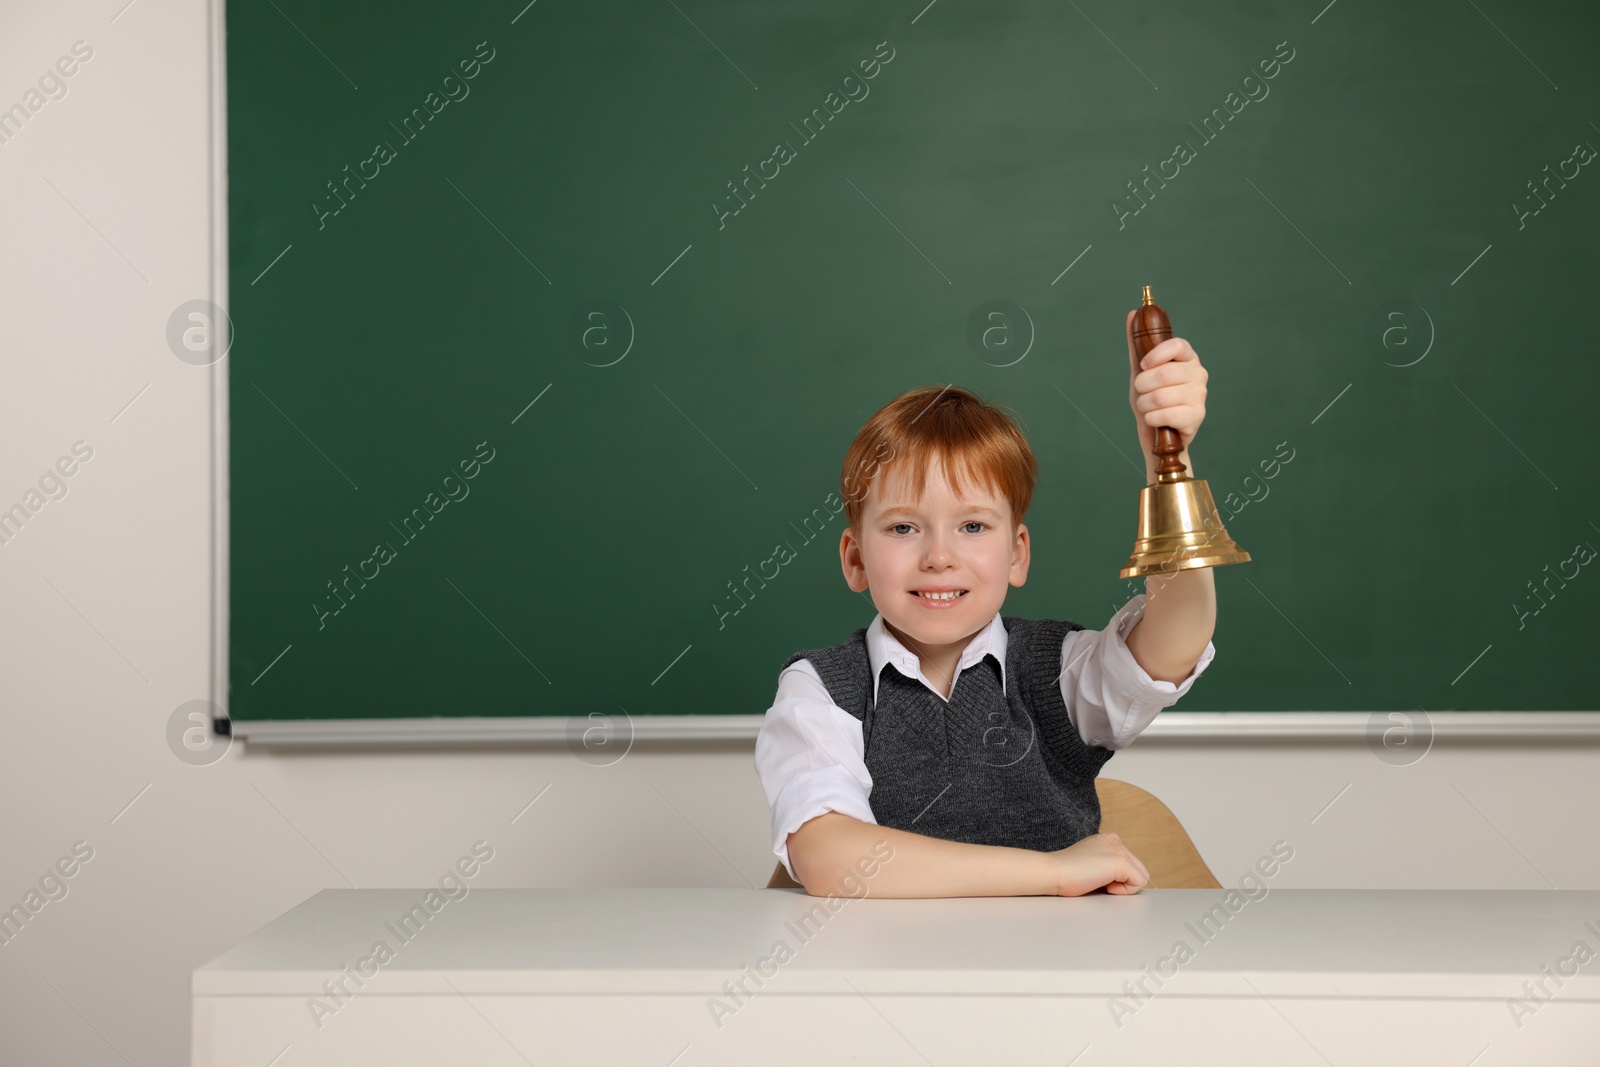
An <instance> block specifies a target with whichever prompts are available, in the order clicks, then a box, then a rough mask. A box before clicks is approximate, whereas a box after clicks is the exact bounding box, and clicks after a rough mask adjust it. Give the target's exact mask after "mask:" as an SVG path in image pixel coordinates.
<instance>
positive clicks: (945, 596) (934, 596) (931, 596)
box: [917, 589, 966, 600]
mask: <svg viewBox="0 0 1600 1067" xmlns="http://www.w3.org/2000/svg"><path fill="white" fill-rule="evenodd" d="M917 595H918V596H920V597H922V598H924V599H926V600H954V599H955V598H956V597H958V596H965V595H966V590H965V589H963V590H961V591H960V592H958V593H918V594H917Z"/></svg>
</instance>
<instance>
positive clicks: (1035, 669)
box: [783, 616, 1113, 852]
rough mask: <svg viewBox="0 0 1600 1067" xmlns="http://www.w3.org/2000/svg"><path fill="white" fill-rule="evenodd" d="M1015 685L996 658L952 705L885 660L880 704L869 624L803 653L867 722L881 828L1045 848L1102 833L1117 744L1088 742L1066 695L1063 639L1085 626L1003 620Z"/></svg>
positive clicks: (973, 669)
mask: <svg viewBox="0 0 1600 1067" xmlns="http://www.w3.org/2000/svg"><path fill="white" fill-rule="evenodd" d="M1001 622H1002V623H1003V624H1004V625H1005V628H1006V665H1005V667H1006V673H1005V677H1006V683H1007V684H1006V687H1005V690H1004V691H1002V690H1001V685H1000V668H999V666H998V664H997V662H996V660H995V658H994V656H993V655H986V656H984V658H983V660H982V661H981V662H979V663H975V664H973V665H972V666H970V667H968V668H966V669H965V670H963V671H962V672H961V674H960V676H959V677H957V678H956V684H955V688H954V690H952V691H951V694H950V701H949V703H948V704H947V703H945V702H944V701H942V700H940V699H939V697H938V696H936V695H935V694H934V693H933V692H932V691H931V690H929V689H928V687H927V686H926V685H924V684H923V683H922V682H921V681H919V680H914V679H911V678H907V677H906V676H905V675H903V674H901V673H900V671H899V670H898V669H896V668H895V667H894V666H892V665H890V664H887V663H886V664H884V670H883V674H882V677H881V679H880V681H879V683H878V699H877V703H876V704H874V703H873V699H872V668H871V666H870V663H869V660H868V657H867V639H866V634H867V631H866V628H865V627H863V628H861V629H859V630H857V631H855V632H854V633H852V634H851V635H850V637H849V639H848V640H846V641H845V642H844V643H842V644H838V645H833V646H832V647H829V648H813V649H808V650H806V651H803V652H796V653H795V654H794V655H792V656H790V657H789V658H788V659H787V660H785V661H784V663H783V665H784V666H785V667H787V666H789V664H791V663H793V662H795V661H796V660H799V659H807V660H810V661H811V664H812V666H813V667H815V668H816V670H817V673H818V674H819V675H820V676H821V677H822V682H823V685H825V686H826V687H827V690H828V695H829V696H830V697H831V698H832V699H833V702H834V703H835V704H837V705H838V706H839V707H841V708H843V709H844V710H845V711H847V712H849V713H850V714H851V715H852V716H854V717H855V718H856V719H858V720H860V722H861V731H862V741H863V744H864V747H865V759H866V764H867V771H868V772H869V773H870V774H871V775H872V792H871V794H870V795H869V797H868V800H869V802H870V803H871V805H872V815H873V817H874V818H875V819H877V821H878V824H879V825H880V826H892V827H894V828H896V829H899V830H908V831H910V832H912V833H918V834H924V835H926V836H929V837H937V838H942V839H944V840H947V841H964V842H968V843H970V844H979V845H1008V846H1011V847H1013V848H1028V849H1033V850H1034V851H1038V852H1045V851H1054V850H1056V849H1062V848H1066V847H1067V846H1068V845H1072V844H1074V843H1076V842H1078V841H1080V840H1082V839H1083V838H1085V837H1088V836H1090V835H1091V834H1096V833H1099V832H1100V798H1099V796H1098V795H1097V794H1096V793H1095V787H1094V780H1095V776H1096V775H1098V774H1099V773H1100V768H1101V767H1102V766H1103V765H1104V764H1105V762H1106V760H1108V759H1110V758H1111V757H1112V755H1113V752H1112V751H1111V750H1110V749H1106V748H1099V747H1097V746H1093V745H1089V744H1087V743H1085V742H1084V740H1083V738H1082V737H1081V736H1080V735H1079V733H1078V730H1077V728H1076V727H1075V726H1074V725H1073V723H1072V720H1071V719H1070V718H1069V717H1068V715H1067V707H1066V704H1065V703H1064V702H1063V700H1062V697H1061V683H1060V680H1059V679H1060V676H1061V644H1062V642H1063V641H1064V640H1065V639H1066V636H1067V634H1068V633H1070V632H1072V631H1073V630H1081V629H1083V627H1082V626H1079V625H1078V624H1077V623H1075V622H1065V621H1059V620H1054V619H1020V618H1013V617H1008V616H1001Z"/></svg>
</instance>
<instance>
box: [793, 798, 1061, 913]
mask: <svg viewBox="0 0 1600 1067" xmlns="http://www.w3.org/2000/svg"><path fill="white" fill-rule="evenodd" d="M891 850H892V851H891ZM884 857H888V858H887V859H885V858H884ZM789 862H790V864H791V865H793V867H794V872H795V875H796V876H797V877H798V878H799V881H800V883H801V884H802V885H804V886H805V887H806V892H807V893H809V894H811V895H812V896H824V895H826V894H828V893H830V892H840V893H841V895H847V896H850V895H857V894H853V893H845V892H843V890H842V889H841V883H842V882H844V880H845V879H846V878H847V877H851V878H854V879H855V881H856V882H858V883H860V884H862V885H864V886H865V887H866V892H865V894H864V895H868V896H875V897H1006V896H1055V895H1058V893H1059V891H1060V885H1059V872H1060V861H1059V860H1058V859H1056V858H1055V857H1053V856H1052V854H1051V853H1048V852H1035V851H1033V850H1032V849H1026V848H1008V847H1005V846H1003V845H970V844H967V843H965V842H961V841H945V840H942V839H940V838H937V837H927V836H925V835H923V834H915V833H911V832H909V831H906V830H896V829H894V828H892V827H888V826H879V825H877V824H875V823H866V822H862V821H861V820H860V819H855V818H852V817H850V816H849V815H844V814H841V813H840V812H837V811H830V812H825V813H824V814H822V815H819V816H817V817H816V818H814V819H811V820H808V821H807V822H805V823H804V824H802V825H801V827H800V828H799V829H798V830H796V831H794V832H793V833H791V834H790V835H789ZM869 871H871V872H872V873H871V874H870V875H869V874H868V873H867V872H869Z"/></svg>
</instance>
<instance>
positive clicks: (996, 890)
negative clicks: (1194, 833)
mask: <svg viewBox="0 0 1600 1067" xmlns="http://www.w3.org/2000/svg"><path fill="white" fill-rule="evenodd" d="M1132 322H1133V313H1132V312H1130V313H1129V314H1128V320H1127V324H1126V327H1127V330H1128V331H1129V336H1128V358H1129V385H1128V401H1129V404H1130V405H1131V406H1132V408H1133V411H1134V414H1135V417H1136V420H1137V422H1138V429H1139V441H1140V445H1141V447H1142V448H1143V451H1144V457H1145V478H1146V483H1147V484H1148V483H1152V482H1154V481H1155V466H1156V459H1155V453H1154V445H1155V427H1158V426H1170V427H1172V428H1173V429H1174V430H1176V431H1177V432H1178V434H1179V439H1180V441H1181V442H1182V444H1183V446H1184V450H1183V452H1182V453H1181V455H1180V458H1181V459H1182V460H1183V461H1184V463H1185V464H1186V465H1189V453H1188V444H1189V442H1190V441H1191V440H1192V439H1193V438H1194V435H1195V433H1196V431H1197V430H1198V429H1199V427H1200V423H1201V422H1202V421H1203V420H1204V418H1205V394H1206V389H1205V382H1206V379H1207V377H1208V375H1207V373H1206V371H1205V369H1204V368H1203V367H1202V366H1201V365H1200V360H1199V357H1198V356H1197V355H1196V354H1195V352H1194V349H1193V348H1191V347H1190V346H1189V344H1188V342H1187V341H1184V340H1183V339H1182V338H1178V337H1174V338H1172V339H1170V340H1167V341H1164V342H1162V343H1161V344H1159V345H1157V346H1156V347H1155V348H1153V349H1152V350H1151V351H1150V352H1149V353H1148V354H1147V355H1146V356H1145V358H1144V360H1143V361H1142V362H1138V361H1136V358H1135V356H1134V348H1133V338H1132V336H1131V328H1132ZM1189 469H1190V471H1191V473H1192V472H1193V469H1194V468H1193V466H1192V465H1190V466H1189ZM1036 471H1037V465H1036V463H1035V460H1034V457H1033V453H1032V451H1031V449H1030V448H1029V447H1028V443H1027V441H1026V439H1025V438H1024V437H1023V435H1022V433H1021V431H1020V430H1018V428H1017V427H1016V425H1015V424H1014V423H1013V422H1012V421H1011V419H1010V418H1009V417H1007V415H1006V414H1005V413H1004V412H1002V411H1001V410H1000V409H998V408H995V407H993V406H991V405H988V404H985V403H983V402H982V401H981V400H979V399H978V398H977V397H976V396H974V395H973V394H971V393H969V392H967V391H966V390H964V389H959V388H953V387H949V386H946V387H944V388H939V387H929V388H926V389H919V390H915V391H913V392H910V393H907V394H905V395H903V396H901V397H899V398H898V399H896V400H894V401H893V402H891V403H890V404H888V405H887V406H885V407H884V408H883V409H882V410H880V411H879V412H878V413H877V414H876V415H874V416H873V417H872V418H871V419H870V420H869V421H868V422H867V424H866V425H865V426H864V427H862V429H861V431H860V432H859V433H858V434H857V435H856V439H855V441H854V443H853V444H852V445H851V447H850V450H849V452H848V453H847V454H846V457H845V465H844V472H843V475H842V486H841V488H842V489H843V494H842V495H843V497H844V500H845V508H846V517H847V519H848V520H849V526H848V527H847V528H846V529H845V531H844V534H843V536H842V537H841V539H840V542H839V558H840V563H841V565H842V567H843V569H844V576H845V581H846V582H847V583H848V584H849V586H850V588H851V589H852V590H854V591H856V592H858V593H859V592H862V591H864V590H870V591H871V596H872V601H873V604H874V605H875V606H876V607H877V608H878V615H877V617H876V618H874V619H873V621H872V624H871V625H870V626H868V627H865V628H863V629H859V630H856V631H855V632H854V633H853V634H851V636H850V638H849V639H848V640H846V641H845V642H844V643H842V644H839V645H835V646H832V647H830V648H818V649H811V650H808V651H804V652H798V653H796V654H795V655H793V656H790V657H789V659H788V660H786V661H785V663H784V667H783V670H782V672H781V674H780V676H779V679H778V694H777V698H776V699H775V700H774V702H773V705H772V707H771V708H770V709H769V710H768V711H767V713H766V717H765V718H764V719H763V721H762V726H761V731H760V733H759V734H758V736H757V738H756V752H755V760H756V770H757V773H758V774H759V775H760V777H761V784H762V788H763V790H764V791H765V792H766V795H767V802H768V804H769V805H770V806H771V808H772V827H773V852H774V854H775V855H777V856H778V858H779V859H780V860H782V862H783V864H784V866H785V868H787V869H788V871H789V873H790V875H791V876H793V877H794V878H795V879H796V880H797V881H799V882H800V883H801V884H803V885H804V886H805V887H806V891H807V892H808V893H811V894H812V895H823V894H825V893H828V892H830V891H831V890H833V889H834V888H835V887H836V886H837V885H838V884H839V882H840V881H841V880H842V879H843V878H845V877H846V876H849V875H851V874H853V872H854V871H860V872H861V873H862V874H864V875H867V877H868V878H870V881H871V892H872V893H873V894H874V895H877V896H881V897H950V896H1015V895H1030V894H1047V895H1059V896H1077V895H1080V894H1083V893H1088V892H1092V891H1094V890H1096V889H1099V888H1100V887H1102V886H1104V887H1105V888H1106V890H1107V891H1108V892H1111V893H1119V894H1124V893H1137V892H1138V891H1139V889H1140V887H1142V886H1144V885H1146V884H1148V882H1149V872H1148V871H1147V870H1146V869H1145V867H1144V865H1143V864H1142V863H1140V862H1139V859H1138V857H1136V856H1134V855H1133V853H1131V852H1129V851H1128V849H1127V848H1126V846H1124V845H1123V844H1122V842H1121V841H1120V839H1119V838H1118V837H1117V835H1116V834H1114V833H1108V834H1101V833H1099V832H1098V831H1099V824H1100V805H1099V799H1098V797H1097V795H1096V793H1095V787H1094V779H1095V777H1096V776H1097V775H1098V774H1099V771H1100V768H1101V766H1102V765H1103V764H1104V763H1105V761H1106V760H1108V759H1110V758H1111V756H1112V754H1113V752H1114V750H1115V749H1117V748H1121V747H1123V746H1125V745H1127V744H1128V743H1129V742H1130V741H1131V740H1132V739H1133V737H1134V736H1135V735H1137V734H1138V732H1139V731H1140V730H1142V729H1143V728H1144V727H1145V726H1146V725H1148V724H1149V723H1150V721H1151V720H1152V719H1154V718H1155V716H1156V714H1157V713H1158V712H1159V711H1160V710H1161V709H1162V708H1163V707H1167V706H1170V705H1172V704H1174V703H1176V702H1177V700H1178V699H1179V698H1180V697H1182V696H1183V694H1184V693H1186V692H1188V691H1189V689H1190V688H1191V687H1192V686H1193V684H1194V681H1195V679H1196V678H1198V677H1199V676H1200V674H1201V673H1202V672H1203V671H1204V670H1205V668H1206V667H1207V666H1208V665H1209V663H1210V662H1211V659H1212V657H1213V656H1214V655H1215V654H1216V649H1215V647H1214V646H1213V645H1212V643H1211V635H1212V633H1213V631H1214V629H1215V623H1216V592H1215V584H1214V581H1213V578H1212V573H1211V570H1210V569H1209V568H1203V569H1199V570H1188V571H1179V572H1176V573H1174V574H1172V575H1167V576H1161V577H1151V578H1147V579H1146V590H1147V591H1146V593H1144V594H1140V595H1139V596H1136V597H1134V598H1133V599H1132V600H1130V601H1129V602H1128V603H1127V604H1126V605H1125V606H1124V607H1123V608H1121V609H1120V610H1118V611H1117V613H1116V614H1115V615H1114V616H1113V617H1112V619H1111V621H1110V622H1109V623H1108V624H1107V627H1106V629H1105V630H1104V631H1096V630H1087V629H1084V628H1083V627H1081V626H1079V625H1078V624H1077V623H1073V622H1067V621H1061V620H1052V619H1037V620H1034V619H1020V618H1015V617H1010V616H1005V617H1002V616H1001V615H1000V614H999V610H1000V607H1001V605H1002V603H1003V602H1004V600H1005V593H1006V588H1007V586H1008V585H1014V586H1021V585H1022V584H1023V583H1024V582H1025V581H1026V580H1027V574H1028V561H1029V545H1028V530H1027V527H1026V526H1023V525H1022V519H1023V516H1024V515H1025V514H1026V512H1027V510H1028V505H1029V502H1030V500H1031V498H1032V494H1033V484H1034V479H1035V475H1036ZM885 667H892V668H893V669H892V670H884V669H883V668H885ZM869 796H870V801H869ZM880 861H881V862H880ZM869 871H870V874H869V873H868V872H869Z"/></svg>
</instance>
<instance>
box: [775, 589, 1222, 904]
mask: <svg viewBox="0 0 1600 1067" xmlns="http://www.w3.org/2000/svg"><path fill="white" fill-rule="evenodd" d="M1144 603H1145V594H1143V593H1140V594H1138V595H1137V596H1135V597H1134V598H1133V599H1132V600H1130V601H1128V602H1127V603H1126V604H1124V605H1123V606H1122V607H1121V609H1119V610H1118V611H1117V613H1116V614H1115V615H1113V616H1111V619H1110V621H1109V622H1107V623H1106V628H1105V629H1104V630H1073V631H1072V632H1071V633H1068V634H1067V636H1066V639H1065V640H1064V641H1063V642H1062V644H1061V664H1062V671H1061V698H1062V700H1063V701H1065V702H1066V706H1067V714H1068V716H1069V717H1070V718H1071V720H1072V722H1073V724H1074V725H1075V726H1077V728H1078V735H1079V736H1080V737H1082V738H1083V740H1084V741H1085V742H1086V743H1087V744H1090V745H1097V746H1099V747H1101V748H1108V749H1118V748H1122V747H1124V746H1126V745H1127V744H1129V743H1130V742H1131V741H1132V740H1133V739H1134V737H1136V736H1137V735H1138V734H1139V732H1140V731H1141V730H1143V729H1144V728H1145V727H1146V726H1148V725H1150V723H1151V721H1152V720H1154V719H1155V717H1156V715H1157V713H1158V712H1160V711H1161V709H1162V708H1165V707H1169V706H1171V705H1173V704H1175V703H1177V702H1178V700H1179V699H1180V698H1181V697H1182V696H1183V695H1184V694H1185V693H1187V692H1188V691H1189V689H1190V688H1191V687H1192V686H1193V685H1194V681H1195V679H1196V678H1198V677H1200V675H1201V673H1202V672H1203V671H1204V670H1205V669H1206V667H1207V666H1208V665H1210V663H1211V660H1212V658H1213V657H1214V656H1215V655H1216V654H1217V650H1216V647H1215V646H1214V645H1213V644H1212V643H1211V642H1209V641H1207V642H1206V647H1205V650H1204V651H1203V652H1201V654H1200V658H1199V660H1198V661H1197V662H1196V663H1195V666H1194V670H1192V671H1191V672H1190V673H1189V676H1188V677H1187V678H1185V679H1184V680H1183V681H1182V682H1179V683H1173V682H1167V681H1161V680H1158V679H1155V678H1152V677H1150V675H1149V673H1148V672H1147V671H1145V669H1144V668H1143V667H1141V666H1139V662H1138V661H1137V660H1135V659H1134V658H1133V653H1132V652H1130V651H1128V645H1127V635H1128V631H1129V630H1131V629H1133V626H1134V624H1135V623H1136V622H1138V620H1139V616H1140V614H1142V613H1143V611H1144ZM1008 636H1009V635H1008V634H1007V633H1006V628H1005V623H1004V622H1002V621H1001V618H1000V613H999V612H996V613H995V616H994V618H993V619H990V620H989V623H988V625H986V626H985V627H984V628H983V629H981V630H979V631H978V632H977V633H976V634H974V635H973V636H972V639H971V640H970V641H968V642H967V646H966V648H964V649H962V651H961V658H960V660H959V661H958V662H957V664H956V673H955V680H959V679H960V677H961V672H962V671H963V670H965V669H966V668H968V667H971V666H973V665H974V664H977V663H981V662H982V661H983V658H984V656H986V655H993V656H994V657H995V659H996V661H998V662H999V664H1000V687H1001V691H1002V692H1004V691H1005V686H1006V684H1007V682H1008V679H1007V678H1006V676H1005V672H1006V666H1005V664H1006V646H1007V643H1008ZM866 642H867V661H868V663H869V665H870V666H871V669H872V696H873V700H874V701H876V700H877V696H878V679H879V676H880V675H881V674H882V671H883V667H884V664H886V663H887V664H893V665H894V668H895V669H896V670H898V671H899V672H900V673H901V674H903V675H905V676H906V677H907V678H909V679H911V680H913V681H920V682H921V683H922V684H923V685H926V686H927V687H928V688H929V689H930V690H932V691H933V693H934V694H935V695H936V696H938V697H939V699H940V700H943V701H945V702H946V703H948V700H947V699H946V697H945V696H944V694H943V693H942V692H940V690H939V687H938V686H935V685H934V684H933V683H932V682H930V681H928V679H927V677H926V676H925V675H924V674H923V673H922V664H921V661H920V660H918V658H917V656H916V654H915V653H914V652H912V651H910V650H909V649H907V648H906V647H905V645H903V644H901V643H900V641H899V640H898V639H897V638H896V637H895V636H894V635H893V634H891V633H890V632H889V631H888V630H887V629H885V628H884V625H883V615H882V614H881V613H880V614H878V615H877V616H876V617H874V618H873V620H872V624H871V625H870V626H868V627H867V633H866ZM955 680H953V681H952V682H951V687H950V692H951V693H952V694H954V692H955ZM863 753H864V746H863V744H862V736H861V721H860V720H859V719H857V718H856V717H855V716H853V715H851V714H850V713H849V712H847V711H845V710H844V709H843V708H841V707H839V706H838V705H837V704H835V703H834V702H833V699H832V698H831V697H830V696H829V695H828V689H827V687H826V686H825V685H823V683H822V676H821V675H819V674H818V673H817V669H816V667H815V666H813V665H812V663H811V661H810V660H808V659H798V660H795V661H794V662H793V663H791V664H790V665H789V666H787V667H785V668H784V669H783V671H782V673H780V674H779V675H778V695H777V697H776V699H775V700H774V701H773V703H772V707H770V708H768V709H767V713H766V717H765V718H763V719H762V721H761V730H760V732H758V733H757V735H756V754H755V755H756V774H758V775H759V776H760V778H761V788H762V789H763V790H764V791H765V792H766V794H767V805H768V806H769V807H770V808H771V809H772V852H773V855H775V856H777V857H778V859H779V860H781V861H782V863H783V866H784V869H785V870H787V871H788V872H789V875H790V877H793V876H794V868H793V867H792V866H790V864H789V835H790V834H791V833H793V832H794V831H795V830H798V829H799V828H800V827H801V826H803V825H804V824H805V823H806V822H807V821H809V820H811V819H814V818H816V817H817V816H818V815H821V814H822V813H823V812H827V811H837V812H840V813H842V814H845V815H849V816H851V817H852V818H855V819H859V820H861V821H862V822H869V823H876V822H877V819H875V818H873V815H872V806H871V804H869V803H868V801H867V797H868V796H869V795H870V794H871V792H872V775H871V773H870V772H868V770H867V765H866V762H865V760H864V755H863ZM795 880H796V881H799V879H798V878H796V879H795Z"/></svg>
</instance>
